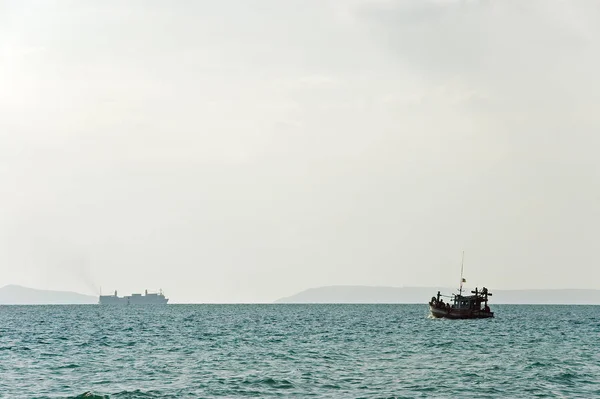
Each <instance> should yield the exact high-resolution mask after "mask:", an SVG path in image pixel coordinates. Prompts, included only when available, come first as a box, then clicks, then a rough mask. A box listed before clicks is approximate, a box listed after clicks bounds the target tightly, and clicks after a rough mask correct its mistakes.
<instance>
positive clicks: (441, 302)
mask: <svg viewBox="0 0 600 399" xmlns="http://www.w3.org/2000/svg"><path fill="white" fill-rule="evenodd" d="M445 307H446V305H445V304H444V300H443V299H440V308H442V309H443V308H445Z"/></svg>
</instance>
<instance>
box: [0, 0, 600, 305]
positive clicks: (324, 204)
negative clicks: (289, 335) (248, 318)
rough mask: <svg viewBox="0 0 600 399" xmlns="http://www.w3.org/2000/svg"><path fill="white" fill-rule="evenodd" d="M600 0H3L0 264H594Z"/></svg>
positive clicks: (453, 272) (372, 278)
mask: <svg viewBox="0 0 600 399" xmlns="http://www.w3.org/2000/svg"><path fill="white" fill-rule="evenodd" d="M599 70H600V4H599V3H598V2H597V1H595V0H593V1H563V0H561V1H558V0H530V1H526V2H523V1H510V0H509V1H493V0H487V1H486V0H480V1H468V0H461V1H458V0H446V1H442V0H436V1H433V0H414V1H393V0H302V1H300V0H286V1H281V0H257V1H252V2H251V1H246V0H221V1H208V0H203V1H202V0H199V1H191V0H181V1H177V2H169V1H156V0H144V1H142V0H126V1H122V0H104V1H90V0H72V1H67V0H63V1H57V0H47V1H30V0H26V1H23V0H0V286H3V285H5V284H20V285H25V286H29V287H33V288H42V289H56V290H71V291H77V292H81V293H86V294H97V293H98V292H99V290H100V288H101V289H102V292H104V293H107V292H111V291H113V290H115V289H117V290H119V293H120V294H129V293H131V292H142V291H143V290H144V289H146V288H147V289H150V290H158V289H159V288H162V289H163V290H164V291H165V293H166V295H167V296H168V297H169V298H171V300H172V301H173V302H200V303H214V302H220V303H229V302H271V301H274V300H276V299H278V298H280V297H283V296H289V295H292V294H294V293H296V292H298V291H301V290H304V289H307V288H311V287H319V286H325V285H338V284H339V285H342V284H349V285H350V284H352V285H380V286H398V287H400V286H455V285H458V280H459V276H460V264H461V252H462V251H465V278H466V279H467V282H468V284H467V285H472V286H475V285H478V286H482V285H485V286H487V287H489V288H490V289H491V290H493V289H494V288H496V289H521V288H540V289H541V288H544V289H547V288H592V289H600V272H599V271H598V270H599V269H600V267H599V266H600V252H599V251H598V245H597V243H598V237H600V206H599V205H600V157H599V156H598V149H599V148H600V112H598V109H600V79H598V72H597V71H599Z"/></svg>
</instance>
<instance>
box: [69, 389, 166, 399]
mask: <svg viewBox="0 0 600 399" xmlns="http://www.w3.org/2000/svg"><path fill="white" fill-rule="evenodd" d="M163 397H164V395H161V394H160V392H156V391H149V392H144V391H141V390H139V389H136V390H134V391H122V392H118V393H115V394H111V395H110V396H109V395H104V394H99V393H94V392H91V391H87V392H84V393H82V394H81V395H77V396H72V397H70V398H69V399H153V398H155V399H156V398H163Z"/></svg>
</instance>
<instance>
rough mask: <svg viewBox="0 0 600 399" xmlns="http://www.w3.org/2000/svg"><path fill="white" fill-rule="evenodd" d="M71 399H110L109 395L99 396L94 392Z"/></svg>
mask: <svg viewBox="0 0 600 399" xmlns="http://www.w3.org/2000/svg"><path fill="white" fill-rule="evenodd" d="M71 399H110V398H109V397H108V395H97V394H95V393H93V392H90V391H88V392H84V393H82V394H81V395H77V396H73V397H71Z"/></svg>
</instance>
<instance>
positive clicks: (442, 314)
mask: <svg viewBox="0 0 600 399" xmlns="http://www.w3.org/2000/svg"><path fill="white" fill-rule="evenodd" d="M429 312H430V313H431V316H433V317H435V318H443V319H489V318H490V317H494V312H485V311H483V310H476V309H453V308H450V309H447V308H437V307H435V306H432V305H429Z"/></svg>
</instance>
